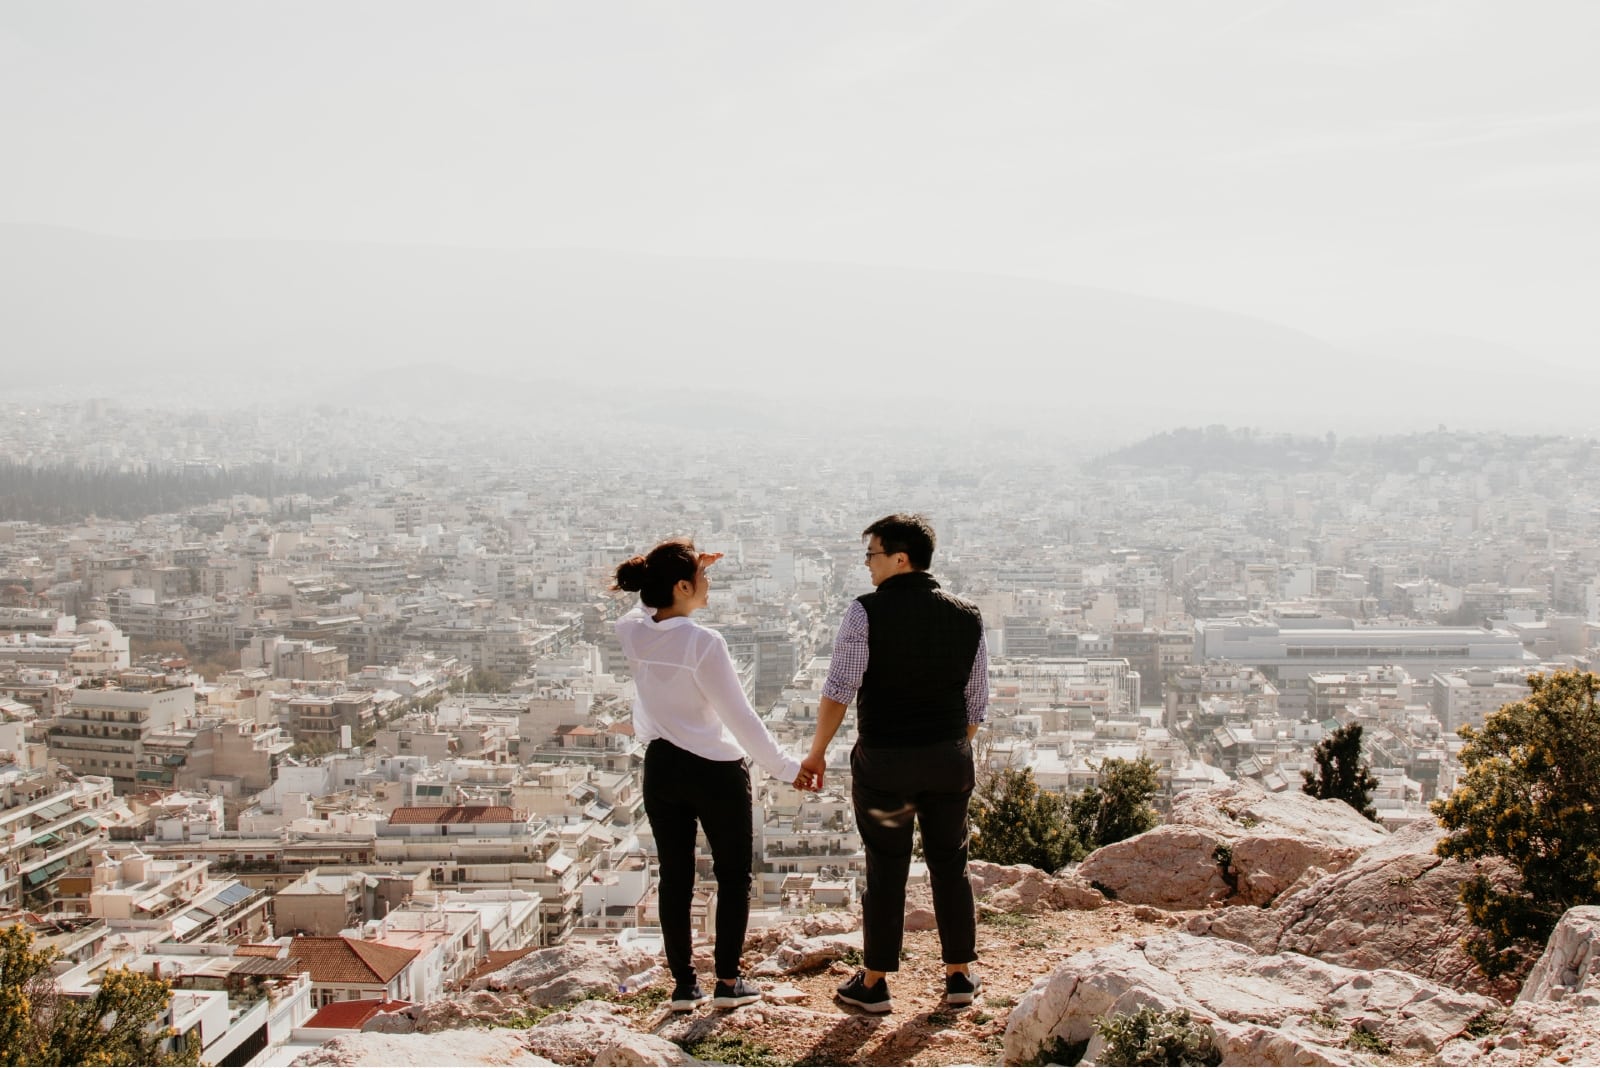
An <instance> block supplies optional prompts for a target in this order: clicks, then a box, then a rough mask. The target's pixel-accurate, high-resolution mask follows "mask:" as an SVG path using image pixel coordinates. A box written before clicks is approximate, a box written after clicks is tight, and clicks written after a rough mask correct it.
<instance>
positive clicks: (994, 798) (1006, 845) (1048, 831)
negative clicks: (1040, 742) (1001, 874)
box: [969, 768, 1083, 872]
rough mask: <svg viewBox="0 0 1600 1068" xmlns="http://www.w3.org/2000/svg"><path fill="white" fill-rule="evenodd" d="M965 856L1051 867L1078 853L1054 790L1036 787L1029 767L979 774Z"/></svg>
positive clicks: (1060, 865)
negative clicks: (968, 850) (966, 854)
mask: <svg viewBox="0 0 1600 1068" xmlns="http://www.w3.org/2000/svg"><path fill="white" fill-rule="evenodd" d="M971 819H972V842H971V845H970V847H969V849H970V853H971V856H972V857H973V858H974V859H976V860H987V861H992V862H994V863H995V864H1032V865H1033V866H1034V867H1035V868H1040V869H1042V870H1044V871H1049V872H1053V871H1056V870H1057V869H1059V868H1061V867H1062V866H1063V865H1066V864H1070V863H1071V862H1072V861H1075V860H1077V859H1079V858H1080V857H1082V856H1083V847H1082V846H1081V845H1080V844H1079V842H1078V838H1077V836H1076V835H1075V834H1074V833H1073V830H1072V825H1071V824H1070V823H1069V822H1068V821H1067V818H1066V803H1065V800H1064V799H1063V798H1062V797H1061V795H1060V794H1057V793H1053V792H1052V791H1050V790H1041V789H1039V784H1038V783H1037V782H1035V781H1034V778H1033V769H1031V768H1003V769H1001V770H999V771H995V772H991V773H989V774H987V775H985V776H984V777H983V779H982V781H980V783H979V784H978V788H977V789H976V790H974V791H973V794H972V804H971Z"/></svg>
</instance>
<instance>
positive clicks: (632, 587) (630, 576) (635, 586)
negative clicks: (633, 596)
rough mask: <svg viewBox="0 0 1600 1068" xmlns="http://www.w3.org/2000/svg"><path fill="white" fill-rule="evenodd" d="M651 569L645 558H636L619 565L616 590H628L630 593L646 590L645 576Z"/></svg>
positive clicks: (614, 587)
mask: <svg viewBox="0 0 1600 1068" xmlns="http://www.w3.org/2000/svg"><path fill="white" fill-rule="evenodd" d="M648 572H649V567H648V566H647V565H646V564H645V561H644V557H642V556H634V557H630V558H629V559H627V560H624V561H623V562H622V563H620V564H618V565H617V577H616V582H615V584H614V585H613V586H612V587H611V588H612V589H614V590H626V591H628V592H629V593H638V592H639V591H640V590H642V589H644V580H645V575H646V574H648Z"/></svg>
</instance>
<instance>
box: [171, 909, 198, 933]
mask: <svg viewBox="0 0 1600 1068" xmlns="http://www.w3.org/2000/svg"><path fill="white" fill-rule="evenodd" d="M202 926H204V925H203V924H201V923H200V922H199V921H198V920H191V919H190V918H189V917H188V915H183V916H177V917H175V918H174V919H173V921H172V933H173V934H174V935H176V936H177V937H179V938H186V937H188V936H189V935H192V934H194V933H195V932H196V931H198V930H199V929H200V928H201V927H202Z"/></svg>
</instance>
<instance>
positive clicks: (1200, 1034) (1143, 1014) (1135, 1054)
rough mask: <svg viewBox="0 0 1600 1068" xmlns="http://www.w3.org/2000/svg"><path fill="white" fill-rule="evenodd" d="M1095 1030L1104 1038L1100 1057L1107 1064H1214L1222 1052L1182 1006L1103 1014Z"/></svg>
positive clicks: (1219, 1059)
mask: <svg viewBox="0 0 1600 1068" xmlns="http://www.w3.org/2000/svg"><path fill="white" fill-rule="evenodd" d="M1095 1029H1096V1030H1098V1031H1099V1032H1100V1037H1101V1038H1102V1039H1104V1040H1105V1044H1106V1051H1105V1055H1104V1056H1103V1057H1102V1058H1101V1059H1102V1060H1103V1061H1105V1063H1107V1064H1130V1065H1167V1064H1179V1065H1215V1064H1220V1063H1222V1053H1221V1052H1220V1051H1219V1050H1218V1049H1217V1047H1216V1045H1215V1044H1214V1043H1213V1042H1212V1041H1211V1033H1210V1031H1209V1030H1208V1029H1207V1028H1205V1027H1203V1026H1201V1025H1200V1024H1197V1023H1195V1022H1194V1021H1193V1020H1192V1019H1190V1017H1189V1014H1188V1012H1186V1011H1185V1010H1183V1009H1173V1010H1172V1011H1170V1012H1158V1011H1156V1010H1155V1009H1153V1008H1149V1007H1146V1008H1143V1009H1140V1010H1139V1011H1138V1012H1136V1013H1132V1014H1131V1015H1130V1014H1126V1013H1118V1014H1116V1015H1115V1016H1102V1017H1100V1019H1098V1020H1097V1021H1095Z"/></svg>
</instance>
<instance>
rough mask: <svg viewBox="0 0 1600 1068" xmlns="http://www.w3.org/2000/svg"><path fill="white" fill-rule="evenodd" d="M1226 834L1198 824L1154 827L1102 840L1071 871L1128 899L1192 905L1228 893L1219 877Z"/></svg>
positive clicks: (1222, 898)
mask: <svg viewBox="0 0 1600 1068" xmlns="http://www.w3.org/2000/svg"><path fill="white" fill-rule="evenodd" d="M1227 845H1228V842H1227V840H1226V839H1224V838H1222V837H1220V836H1218V835H1216V834H1214V833H1212V832H1211V831H1208V830H1205V829H1203V828H1199V827H1169V826H1163V827H1157V828H1156V829H1155V830H1153V831H1146V832H1145V833H1144V834H1140V835H1135V836H1134V837H1132V838H1129V839H1127V840H1126V841H1122V842H1115V843H1113V844H1111V845H1108V846H1102V847H1101V848H1099V849H1097V850H1095V851H1094V852H1093V853H1091V854H1089V856H1088V858H1087V859H1085V860H1084V862H1083V863H1082V864H1079V865H1078V870H1077V876H1078V878H1080V879H1082V880H1084V881H1085V882H1087V883H1089V884H1090V885H1092V886H1094V887H1095V888H1097V889H1099V890H1101V891H1103V892H1105V893H1107V894H1108V895H1110V896H1112V897H1115V898H1116V899H1117V900H1118V901H1126V902H1128V903H1130V904H1134V905H1158V906H1160V907H1162V908H1172V909H1195V908H1205V907H1206V906H1208V905H1218V904H1221V903H1222V902H1224V901H1226V900H1227V899H1228V897H1229V896H1230V895H1231V894H1232V893H1233V887H1232V886H1230V885H1229V883H1228V881H1227V879H1226V878H1225V877H1224V871H1225V869H1224V867H1223V864H1222V860H1221V858H1222V856H1223V852H1224V849H1225V847H1226V846H1227Z"/></svg>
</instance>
